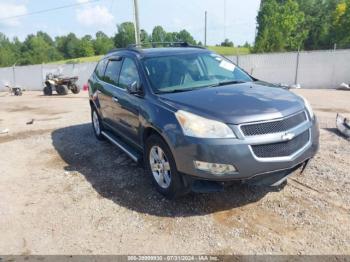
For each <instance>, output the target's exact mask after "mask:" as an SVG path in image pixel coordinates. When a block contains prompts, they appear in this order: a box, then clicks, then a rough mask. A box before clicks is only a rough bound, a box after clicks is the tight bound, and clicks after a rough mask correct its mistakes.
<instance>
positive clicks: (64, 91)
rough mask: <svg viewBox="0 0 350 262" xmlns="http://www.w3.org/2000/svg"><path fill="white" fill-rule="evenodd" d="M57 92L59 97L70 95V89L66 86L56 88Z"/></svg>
mask: <svg viewBox="0 0 350 262" xmlns="http://www.w3.org/2000/svg"><path fill="white" fill-rule="evenodd" d="M56 92H57V94H59V95H67V94H68V87H66V86H62V85H60V86H56Z"/></svg>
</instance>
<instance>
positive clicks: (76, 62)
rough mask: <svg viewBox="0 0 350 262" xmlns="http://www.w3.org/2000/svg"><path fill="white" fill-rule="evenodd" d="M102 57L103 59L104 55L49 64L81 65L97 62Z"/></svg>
mask: <svg viewBox="0 0 350 262" xmlns="http://www.w3.org/2000/svg"><path fill="white" fill-rule="evenodd" d="M102 57H103V56H102V55H96V56H89V57H79V58H74V59H66V60H60V61H54V62H50V63H49V64H79V63H87V62H97V61H98V60H100V59H101V58H102Z"/></svg>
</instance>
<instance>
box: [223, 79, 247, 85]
mask: <svg viewBox="0 0 350 262" xmlns="http://www.w3.org/2000/svg"><path fill="white" fill-rule="evenodd" d="M242 83H246V81H242V80H232V81H223V82H219V83H217V84H216V86H225V85H232V84H242Z"/></svg>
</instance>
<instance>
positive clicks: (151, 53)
mask: <svg viewBox="0 0 350 262" xmlns="http://www.w3.org/2000/svg"><path fill="white" fill-rule="evenodd" d="M124 52H128V53H136V54H137V55H138V56H139V57H140V58H143V57H158V56H168V55H179V54H193V53H208V52H211V51H209V50H208V49H205V48H201V47H195V46H194V47H156V48H134V47H132V48H123V49H115V50H112V51H110V52H109V53H108V55H107V56H113V54H116V55H118V54H121V53H124Z"/></svg>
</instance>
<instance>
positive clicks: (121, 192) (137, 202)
mask: <svg viewBox="0 0 350 262" xmlns="http://www.w3.org/2000/svg"><path fill="white" fill-rule="evenodd" d="M297 92H298V93H300V94H302V95H304V96H305V97H307V98H308V99H309V100H310V102H311V104H312V105H313V107H314V109H315V112H316V115H317V116H318V118H319V121H320V128H321V146H320V151H319V153H318V155H317V156H316V157H315V159H313V160H312V161H311V163H310V165H309V167H308V168H307V170H306V171H305V173H304V174H302V175H299V174H295V175H294V176H292V177H291V178H290V179H289V180H288V184H287V185H286V186H285V187H284V188H281V189H280V190H275V191H271V190H270V189H267V188H257V187H248V186H244V185H241V184H240V183H234V184H233V185H231V186H229V187H227V188H226V190H225V192H222V193H214V194H190V195H188V196H186V197H184V198H181V199H178V200H175V201H169V200H166V199H164V198H163V197H162V196H161V195H159V194H158V193H157V192H156V191H155V190H154V189H153V187H152V185H151V180H150V177H149V175H148V174H145V173H144V171H143V169H142V168H141V167H140V166H137V165H136V164H135V163H133V162H132V161H131V160H130V159H129V158H128V157H127V156H126V155H125V154H124V153H123V152H121V151H120V150H119V149H117V148H116V147H114V146H113V145H111V144H110V143H108V142H99V141H97V140H96V139H95V137H94V135H93V132H92V128H91V124H90V109H89V105H88V100H87V94H86V92H83V93H81V94H79V95H73V94H70V95H68V96H52V97H44V96H42V95H41V93H40V92H25V93H24V95H23V96H22V97H14V96H9V95H8V94H6V93H0V130H1V129H3V128H8V129H9V133H8V134H2V135H0V152H1V157H0V232H1V238H0V253H1V254H179V253H180V254H350V194H349V192H350V174H349V170H350V142H349V141H348V140H346V139H345V138H343V137H341V136H340V135H339V134H338V132H337V130H336V128H335V116H336V113H338V112H339V113H342V114H344V115H345V116H348V117H350V92H346V91H334V90H328V91H325V90H298V91H297ZM32 119H34V122H33V124H31V125H27V124H26V123H27V122H28V121H30V120H32Z"/></svg>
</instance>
